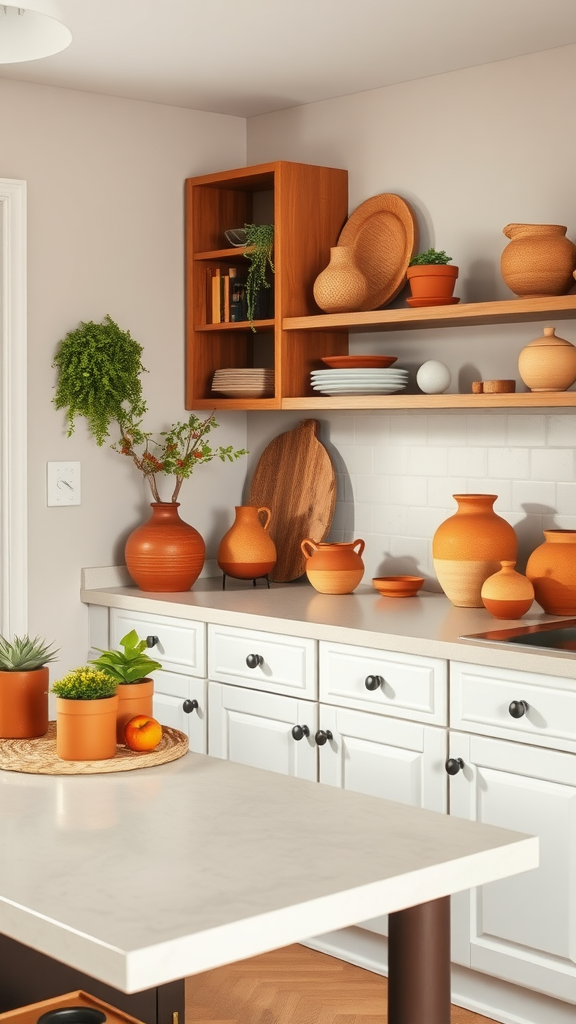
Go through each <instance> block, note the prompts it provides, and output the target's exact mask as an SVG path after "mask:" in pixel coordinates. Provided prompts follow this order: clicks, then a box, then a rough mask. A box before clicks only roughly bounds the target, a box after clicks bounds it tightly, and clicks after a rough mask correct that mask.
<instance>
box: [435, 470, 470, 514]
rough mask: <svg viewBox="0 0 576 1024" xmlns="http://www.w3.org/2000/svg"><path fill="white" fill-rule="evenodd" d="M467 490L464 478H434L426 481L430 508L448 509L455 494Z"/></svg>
mask: <svg viewBox="0 0 576 1024" xmlns="http://www.w3.org/2000/svg"><path fill="white" fill-rule="evenodd" d="M467 490H468V487H467V484H466V477H465V476H461V477H457V476H450V477H434V476H431V477H430V479H429V480H428V504H429V505H430V507H431V508H449V507H450V506H451V505H452V504H453V496H454V495H455V494H463V493H465V492H466V491H467Z"/></svg>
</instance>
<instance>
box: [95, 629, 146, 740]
mask: <svg viewBox="0 0 576 1024" xmlns="http://www.w3.org/2000/svg"><path fill="white" fill-rule="evenodd" d="M120 646H121V647H123V648H124V650H122V651H113V650H110V651H103V650H102V648H101V647H97V648H96V650H97V651H100V657H99V658H94V659H93V660H92V661H91V662H90V664H91V665H95V666H96V668H99V669H102V671H104V672H106V673H107V674H108V675H110V676H112V678H113V679H115V680H116V682H117V684H118V686H117V690H116V692H117V694H118V712H117V718H116V742H117V743H124V741H125V736H124V729H125V726H126V725H127V723H128V722H129V721H130V720H131V719H132V718H134V717H135V716H136V715H148V716H149V717H152V714H153V708H152V701H153V696H154V680H153V679H150V678H149V676H150V673H151V672H156V670H157V669H159V668H162V665H161V664H160V662H159V661H154V660H153V659H152V658H150V657H149V656H148V654H146V647H147V643H146V640H140V638H139V636H138V634H137V632H136V630H135V629H131V630H130V632H129V633H127V634H126V636H123V637H122V639H121V641H120Z"/></svg>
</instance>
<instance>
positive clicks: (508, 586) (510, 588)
mask: <svg viewBox="0 0 576 1024" xmlns="http://www.w3.org/2000/svg"><path fill="white" fill-rule="evenodd" d="M500 564H501V566H502V568H501V569H500V571H499V572H496V573H494V575H493V576H489V577H488V579H487V580H485V581H484V583H483V584H482V590H481V591H480V596H481V598H482V604H483V605H484V607H485V608H486V610H487V611H489V612H490V614H491V615H493V616H494V618H496V619H521V618H522V616H523V615H525V614H526V612H527V611H529V609H530V608H531V606H532V602H533V601H534V587H533V586H532V584H531V583H530V580H529V579H527V578H526V576H522V574H521V573H519V572H516V570H515V568H514V566H515V565H516V562H507V561H503V562H501V563H500Z"/></svg>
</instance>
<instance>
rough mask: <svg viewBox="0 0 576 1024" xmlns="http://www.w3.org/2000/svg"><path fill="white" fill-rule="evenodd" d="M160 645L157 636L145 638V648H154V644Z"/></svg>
mask: <svg viewBox="0 0 576 1024" xmlns="http://www.w3.org/2000/svg"><path fill="white" fill-rule="evenodd" d="M157 643H160V638H159V637H157V636H147V637H146V647H156V644H157Z"/></svg>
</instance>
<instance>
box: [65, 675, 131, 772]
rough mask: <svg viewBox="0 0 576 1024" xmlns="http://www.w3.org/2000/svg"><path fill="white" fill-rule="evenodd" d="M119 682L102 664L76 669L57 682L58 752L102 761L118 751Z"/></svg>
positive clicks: (72, 758) (70, 757) (68, 757)
mask: <svg viewBox="0 0 576 1024" xmlns="http://www.w3.org/2000/svg"><path fill="white" fill-rule="evenodd" d="M117 685H118V684H117V682H116V680H115V679H113V678H112V676H111V675H109V674H108V673H107V672H103V671H102V669H99V668H90V667H89V666H88V665H86V666H83V667H82V668H75V669H72V671H71V672H68V674H67V675H65V676H64V678H63V679H59V680H58V681H57V682H56V683H54V684H53V686H52V689H51V691H50V692H51V693H54V694H56V753H57V755H58V757H61V758H62V760H63V761H102V760H104V759H105V758H108V757H114V755H115V754H116V715H117V712H118V695H117V693H116V687H117Z"/></svg>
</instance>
